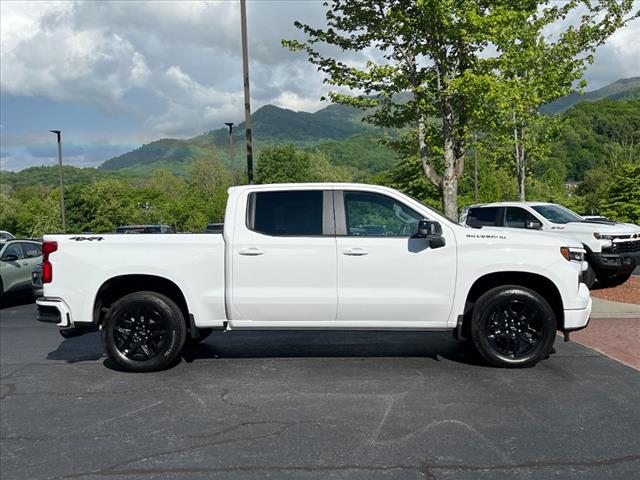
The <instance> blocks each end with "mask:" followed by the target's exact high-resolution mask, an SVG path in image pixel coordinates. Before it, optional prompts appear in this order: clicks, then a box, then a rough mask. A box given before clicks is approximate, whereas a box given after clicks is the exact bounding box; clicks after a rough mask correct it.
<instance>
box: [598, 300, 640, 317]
mask: <svg viewBox="0 0 640 480" xmlns="http://www.w3.org/2000/svg"><path fill="white" fill-rule="evenodd" d="M591 298H592V299H593V307H592V310H591V318H637V319H640V305H636V304H633V303H621V302H613V301H611V300H604V299H602V298H598V297H593V296H592V297H591Z"/></svg>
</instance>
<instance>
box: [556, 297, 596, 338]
mask: <svg viewBox="0 0 640 480" xmlns="http://www.w3.org/2000/svg"><path fill="white" fill-rule="evenodd" d="M592 303H593V301H592V300H591V299H589V305H588V306H587V308H581V309H579V310H565V311H564V328H563V331H564V332H575V331H576V330H582V329H583V328H586V326H587V325H589V319H590V317H591V308H592Z"/></svg>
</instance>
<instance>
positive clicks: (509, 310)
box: [486, 300, 543, 359]
mask: <svg viewBox="0 0 640 480" xmlns="http://www.w3.org/2000/svg"><path fill="white" fill-rule="evenodd" d="M486 329H487V332H486V335H487V339H488V340H489V344H490V345H491V346H492V347H493V349H494V350H496V351H497V352H498V353H500V354H501V355H504V356H506V357H510V358H514V359H515V358H520V357H522V356H526V355H528V354H529V353H530V352H531V351H532V350H534V349H535V348H536V346H537V345H538V344H539V343H540V341H541V339H542V336H543V323H542V322H541V321H540V319H539V318H538V311H537V310H535V309H534V308H532V307H531V306H529V305H527V304H526V303H523V302H521V301H519V300H507V301H505V302H504V303H501V304H499V305H496V306H495V307H494V309H493V312H491V313H490V315H489V318H488V321H487V323H486Z"/></svg>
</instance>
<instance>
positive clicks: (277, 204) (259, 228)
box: [249, 190, 323, 236]
mask: <svg viewBox="0 0 640 480" xmlns="http://www.w3.org/2000/svg"><path fill="white" fill-rule="evenodd" d="M252 197H253V198H252V201H253V202H255V203H254V205H253V215H252V216H253V222H250V225H249V227H250V228H251V229H252V230H255V231H256V232H260V233H264V234H267V235H275V236H279V235H281V236H288V235H294V236H308V235H322V197H323V192H322V191H321V190H308V191H289V192H257V193H254V194H252ZM251 223H253V225H251Z"/></svg>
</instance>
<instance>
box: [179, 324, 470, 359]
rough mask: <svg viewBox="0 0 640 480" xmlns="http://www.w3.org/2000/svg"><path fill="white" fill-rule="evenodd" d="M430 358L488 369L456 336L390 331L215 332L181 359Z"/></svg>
mask: <svg viewBox="0 0 640 480" xmlns="http://www.w3.org/2000/svg"><path fill="white" fill-rule="evenodd" d="M275 357H280V358H291V357H300V358H313V357H425V358H430V359H432V360H434V361H439V360H440V359H441V358H445V359H448V360H453V361H456V362H460V363H467V364H473V365H481V364H483V361H482V359H481V358H480V357H479V356H478V355H477V354H476V352H475V350H474V349H473V347H472V345H471V344H470V342H467V341H457V340H454V339H453V337H452V334H451V332H388V331H384V332H383V331H362V330H361V331H336V330H333V331H321V330H314V331H288V330H287V331H285V330H273V331H244V332H238V331H236V332H213V333H212V334H211V335H210V336H209V337H208V338H207V339H206V340H205V341H203V342H202V343H199V344H196V345H189V346H187V347H186V348H185V349H184V351H183V353H182V359H183V360H184V361H185V362H187V363H191V362H194V361H199V360H202V359H208V358H275Z"/></svg>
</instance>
